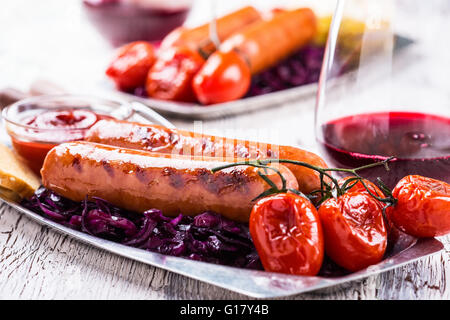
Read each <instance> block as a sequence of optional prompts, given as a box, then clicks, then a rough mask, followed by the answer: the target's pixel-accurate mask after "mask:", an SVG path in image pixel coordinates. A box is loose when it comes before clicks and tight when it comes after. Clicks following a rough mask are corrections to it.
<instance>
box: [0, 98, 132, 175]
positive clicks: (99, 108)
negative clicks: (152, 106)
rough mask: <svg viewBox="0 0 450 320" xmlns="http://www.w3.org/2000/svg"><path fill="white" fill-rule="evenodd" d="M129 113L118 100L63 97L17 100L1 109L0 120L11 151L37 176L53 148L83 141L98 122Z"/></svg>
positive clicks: (129, 109) (121, 101) (130, 115)
mask: <svg viewBox="0 0 450 320" xmlns="http://www.w3.org/2000/svg"><path fill="white" fill-rule="evenodd" d="M133 114H134V110H133V108H132V107H131V105H130V104H129V103H128V102H126V101H123V100H120V99H115V98H114V99H110V98H101V97H93V96H83V95H67V94H63V95H44V96H38V97H32V98H27V99H23V100H20V101H18V102H16V103H14V104H11V105H10V106H8V107H6V108H5V109H3V111H2V118H3V121H4V124H5V128H6V131H7V133H8V135H9V136H10V137H11V142H12V146H13V148H14V150H15V151H16V153H17V154H18V155H19V156H21V157H22V158H23V160H24V161H25V163H26V164H27V165H28V166H29V167H30V168H31V169H32V170H33V171H34V172H35V173H37V174H39V171H40V169H41V167H42V164H43V162H44V159H45V156H46V155H47V152H48V151H50V149H51V148H53V147H54V146H55V145H58V144H60V143H63V142H68V141H76V140H82V139H84V136H85V134H86V132H87V130H88V129H89V128H90V127H91V126H92V125H93V124H94V123H96V122H97V121H99V120H102V119H118V120H127V119H130V118H131V117H132V116H133Z"/></svg>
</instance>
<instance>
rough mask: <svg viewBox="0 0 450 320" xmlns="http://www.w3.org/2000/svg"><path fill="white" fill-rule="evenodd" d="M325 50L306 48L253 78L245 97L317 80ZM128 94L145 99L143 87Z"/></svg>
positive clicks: (321, 48)
mask: <svg viewBox="0 0 450 320" xmlns="http://www.w3.org/2000/svg"><path fill="white" fill-rule="evenodd" d="M324 52H325V48H323V47H318V46H307V47H304V48H302V49H301V50H299V51H297V52H296V53H294V54H293V55H291V56H290V57H288V58H286V59H285V60H283V61H281V62H280V63H278V64H277V65H276V66H274V67H271V68H269V69H267V70H264V71H262V72H261V73H259V74H257V75H255V76H253V78H252V83H251V86H250V89H249V91H248V92H247V95H246V96H247V97H254V96H258V95H261V94H265V93H270V92H275V91H280V90H284V89H290V88H294V87H297V86H301V85H304V84H309V83H314V82H317V81H318V80H319V75H320V68H321V67H322V60H323V56H324ZM130 93H132V94H134V95H136V96H138V97H144V98H146V97H147V93H146V91H145V87H137V88H135V89H134V90H132V91H131V92H130Z"/></svg>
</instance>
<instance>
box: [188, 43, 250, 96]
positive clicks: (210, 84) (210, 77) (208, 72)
mask: <svg viewBox="0 0 450 320" xmlns="http://www.w3.org/2000/svg"><path fill="white" fill-rule="evenodd" d="M250 81H251V74H250V68H249V66H248V64H247V62H246V61H245V60H244V59H243V58H242V57H241V56H240V55H239V54H238V53H237V52H236V51H229V52H221V51H216V52H214V53H213V54H212V55H211V56H210V57H209V58H208V60H207V61H206V63H205V65H204V66H203V67H202V69H201V70H200V71H199V72H198V74H197V75H195V77H194V80H193V82H192V86H193V88H194V91H195V94H196V96H197V99H198V100H199V101H200V102H201V103H203V104H213V103H221V102H227V101H232V100H237V99H239V98H241V97H243V96H244V95H245V94H246V93H247V91H248V88H249V87H250Z"/></svg>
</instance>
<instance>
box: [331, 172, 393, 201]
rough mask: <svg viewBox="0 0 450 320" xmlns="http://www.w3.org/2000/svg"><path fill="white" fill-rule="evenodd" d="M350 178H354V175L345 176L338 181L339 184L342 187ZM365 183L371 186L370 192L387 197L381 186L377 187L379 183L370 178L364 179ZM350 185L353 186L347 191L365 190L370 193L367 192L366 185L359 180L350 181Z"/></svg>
mask: <svg viewBox="0 0 450 320" xmlns="http://www.w3.org/2000/svg"><path fill="white" fill-rule="evenodd" d="M350 178H353V177H352V176H350V177H345V178H342V179H340V180H339V181H338V183H339V185H340V186H341V187H342V185H343V184H344V183H345V182H346V181H347V180H348V179H350ZM363 181H364V183H365V184H366V186H367V188H369V190H370V192H372V193H373V194H374V195H377V196H379V197H380V198H385V196H384V194H383V192H381V190H380V188H378V187H377V185H376V184H375V183H373V182H371V181H369V180H366V179H363ZM348 186H352V187H351V188H350V189H348V190H347V192H363V193H364V192H365V193H367V194H369V192H367V189H366V188H365V187H364V185H363V184H362V182H361V181H358V182H356V183H355V182H350V183H349V184H348Z"/></svg>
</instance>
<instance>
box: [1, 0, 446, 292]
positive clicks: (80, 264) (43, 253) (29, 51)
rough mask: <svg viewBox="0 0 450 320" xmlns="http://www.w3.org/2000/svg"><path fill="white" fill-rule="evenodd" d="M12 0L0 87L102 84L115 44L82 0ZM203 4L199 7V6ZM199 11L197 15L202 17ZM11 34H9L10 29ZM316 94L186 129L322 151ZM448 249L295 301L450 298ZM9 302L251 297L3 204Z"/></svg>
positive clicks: (4, 16) (6, 7)
mask: <svg viewBox="0 0 450 320" xmlns="http://www.w3.org/2000/svg"><path fill="white" fill-rule="evenodd" d="M291 2H292V1H291ZM37 3H38V2H36V1H31V0H28V1H27V0H3V1H2V10H1V11H0V30H4V31H2V32H0V70H1V72H0V87H3V86H15V87H17V88H20V89H27V88H28V85H29V84H30V83H31V82H32V81H33V80H35V79H36V78H37V77H41V78H42V77H45V78H48V79H50V80H54V81H58V83H60V84H62V85H63V86H65V87H66V88H70V89H71V90H74V91H79V92H94V91H95V90H96V88H97V86H98V85H99V84H100V83H102V81H103V80H102V77H103V70H104V67H105V64H106V62H107V61H108V56H109V55H110V54H111V49H110V48H109V47H108V46H107V45H106V44H105V43H104V42H103V41H102V39H101V38H100V37H99V36H98V35H97V34H96V33H95V32H94V31H93V30H92V29H91V26H90V25H89V24H87V23H86V22H85V20H84V18H83V15H82V13H81V11H80V6H79V2H78V1H76V0H73V1H69V0H65V1H60V0H41V1H39V4H37ZM199 7H200V6H198V7H196V9H195V10H197V11H194V12H199V10H200V9H199ZM195 18H196V16H195V15H194V16H193V17H191V20H192V21H193V20H195ZM5 30H7V32H6V31H5ZM314 103H315V102H314V97H311V98H310V99H307V100H304V101H300V102H296V103H291V104H287V105H283V106H279V107H277V108H272V109H267V110H264V111H262V112H257V113H250V114H245V115H242V116H239V117H230V118H224V119H218V120H214V121H207V122H203V123H195V124H194V123H193V122H192V121H183V120H177V119H170V120H172V121H173V122H174V124H175V125H176V126H177V127H180V128H185V129H193V128H194V126H195V127H196V128H198V127H199V126H202V127H203V130H204V132H208V133H214V134H222V135H224V134H225V135H228V136H238V137H248V138H252V139H259V140H267V141H269V142H274V143H283V144H291V145H299V146H301V147H303V148H305V149H309V150H312V151H317V150H316V146H315V141H314V134H313V108H314ZM439 240H441V241H442V242H444V244H445V246H446V251H444V252H443V253H442V254H438V255H435V256H433V257H431V258H426V259H423V260H421V261H419V262H416V263H413V264H410V265H407V266H405V267H402V268H398V269H395V270H393V271H390V272H386V273H383V274H380V275H377V276H372V277H369V278H367V279H364V280H362V281H354V282H350V283H347V284H345V285H342V286H338V287H333V288H330V289H326V290H320V291H315V292H311V293H306V294H302V295H298V296H294V297H290V298H289V299H333V300H335V299H450V237H445V238H440V239H439ZM0 298H1V299H10V298H19V299H246V298H247V297H245V296H242V295H239V294H235V293H232V292H230V291H227V290H223V289H220V288H217V287H214V286H211V285H208V284H205V283H202V282H199V281H196V280H192V279H189V278H187V277H184V276H180V275H177V274H174V273H171V272H167V271H164V270H161V269H158V268H154V267H151V266H148V265H145V264H142V263H139V262H135V261H132V260H129V259H126V258H122V257H119V256H117V255H114V254H110V253H108V252H104V251H102V250H99V249H96V248H93V247H90V246H88V245H84V244H82V243H79V242H77V241H75V240H73V239H71V238H69V237H67V236H64V235H61V234H59V233H56V232H54V231H52V230H50V229H48V228H46V227H42V226H40V225H38V224H37V223H35V222H33V221H31V220H29V219H28V218H26V217H23V216H22V215H20V214H19V213H18V212H17V211H15V210H13V209H11V208H10V207H8V206H6V205H5V204H1V205H0Z"/></svg>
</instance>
